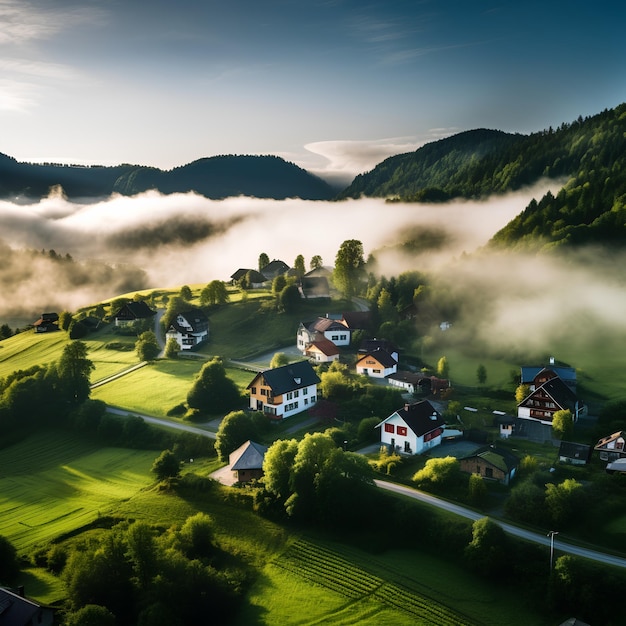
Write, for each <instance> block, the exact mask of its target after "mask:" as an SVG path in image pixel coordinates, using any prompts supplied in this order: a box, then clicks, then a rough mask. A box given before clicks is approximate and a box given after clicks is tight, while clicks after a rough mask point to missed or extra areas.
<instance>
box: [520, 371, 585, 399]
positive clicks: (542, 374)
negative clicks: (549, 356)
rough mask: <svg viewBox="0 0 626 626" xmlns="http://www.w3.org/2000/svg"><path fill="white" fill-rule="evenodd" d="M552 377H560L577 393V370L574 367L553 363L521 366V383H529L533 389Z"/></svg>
mask: <svg viewBox="0 0 626 626" xmlns="http://www.w3.org/2000/svg"><path fill="white" fill-rule="evenodd" d="M552 378H560V379H561V380H562V381H563V382H564V383H565V384H566V385H567V386H568V387H569V388H570V389H571V390H572V391H573V392H574V393H576V370H575V369H574V368H573V367H559V366H555V365H553V364H551V365H550V366H548V367H529V366H525V367H522V368H521V374H520V384H522V385H528V386H529V387H530V390H531V391H534V390H535V389H537V388H538V387H541V385H543V383H545V382H546V381H548V380H550V379H552Z"/></svg>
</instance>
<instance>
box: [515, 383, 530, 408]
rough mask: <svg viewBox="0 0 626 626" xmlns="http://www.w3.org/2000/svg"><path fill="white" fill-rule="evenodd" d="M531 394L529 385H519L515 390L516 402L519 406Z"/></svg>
mask: <svg viewBox="0 0 626 626" xmlns="http://www.w3.org/2000/svg"><path fill="white" fill-rule="evenodd" d="M529 393H530V387H529V386H528V385H518V386H517V388H516V389H515V402H517V403H518V404H519V403H520V402H522V400H524V398H526V397H527V396H528V394H529Z"/></svg>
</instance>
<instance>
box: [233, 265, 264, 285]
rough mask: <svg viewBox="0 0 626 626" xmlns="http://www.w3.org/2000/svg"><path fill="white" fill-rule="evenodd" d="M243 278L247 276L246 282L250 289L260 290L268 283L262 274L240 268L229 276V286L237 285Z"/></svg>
mask: <svg viewBox="0 0 626 626" xmlns="http://www.w3.org/2000/svg"><path fill="white" fill-rule="evenodd" d="M245 276H247V277H248V280H249V281H250V282H249V285H248V287H250V289H260V288H261V287H264V286H265V285H266V284H267V282H268V280H267V278H266V277H265V276H264V275H263V274H261V272H257V271H256V270H251V269H247V268H245V267H240V268H239V269H238V270H237V271H236V272H234V273H233V274H231V275H230V282H231V285H237V284H238V283H239V281H240V280H241V279H242V278H244V277H245Z"/></svg>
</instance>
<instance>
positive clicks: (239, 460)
mask: <svg viewBox="0 0 626 626" xmlns="http://www.w3.org/2000/svg"><path fill="white" fill-rule="evenodd" d="M266 452H267V446H264V445H263V444H260V443H256V442H255V441H250V440H248V441H246V442H245V443H243V444H241V445H240V446H239V447H238V448H237V449H236V450H235V451H234V452H231V453H230V455H229V456H228V463H229V465H230V469H231V470H233V471H238V470H253V469H263V460H264V458H265V453H266Z"/></svg>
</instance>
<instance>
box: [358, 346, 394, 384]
mask: <svg viewBox="0 0 626 626" xmlns="http://www.w3.org/2000/svg"><path fill="white" fill-rule="evenodd" d="M396 354H397V353H396ZM397 370H398V361H397V359H395V358H394V357H393V356H391V354H389V352H387V350H383V349H382V348H377V349H376V350H372V351H371V352H367V353H365V354H363V355H362V356H361V357H359V358H357V362H356V373H357V374H364V375H365V376H370V377H371V378H386V377H387V376H389V375H390V374H395V372H396V371H397Z"/></svg>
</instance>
